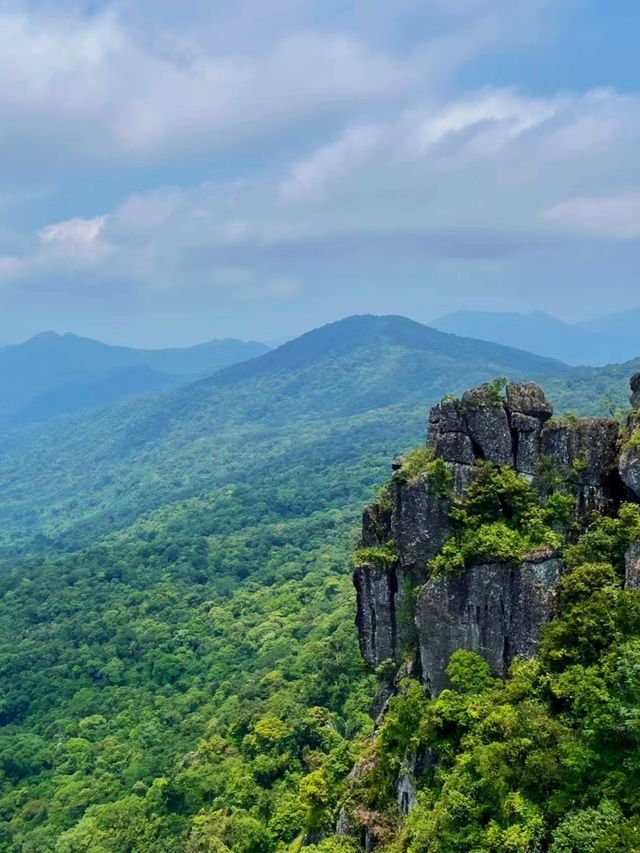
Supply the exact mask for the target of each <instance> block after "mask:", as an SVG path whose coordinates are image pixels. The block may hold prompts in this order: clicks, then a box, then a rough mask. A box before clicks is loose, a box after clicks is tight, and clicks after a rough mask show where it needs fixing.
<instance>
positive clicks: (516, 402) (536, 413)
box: [506, 382, 553, 422]
mask: <svg viewBox="0 0 640 853" xmlns="http://www.w3.org/2000/svg"><path fill="white" fill-rule="evenodd" d="M506 407H507V411H508V412H509V414H511V415H513V414H520V415H527V416H529V417H532V418H535V419H536V420H538V421H543V422H544V421H547V420H549V418H550V417H551V415H553V406H552V405H551V403H550V402H549V400H547V398H546V396H545V393H544V391H543V390H542V388H541V387H540V386H539V385H536V384H535V382H510V383H509V384H508V385H507V401H506Z"/></svg>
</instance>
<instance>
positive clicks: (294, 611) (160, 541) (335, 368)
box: [0, 317, 628, 853]
mask: <svg viewBox="0 0 640 853" xmlns="http://www.w3.org/2000/svg"><path fill="white" fill-rule="evenodd" d="M496 375H506V376H510V377H518V376H520V377H522V376H529V377H531V376H535V377H543V381H544V383H545V384H549V383H552V384H555V385H556V386H557V388H558V390H559V391H560V390H562V393H563V394H564V395H565V397H566V401H565V400H564V399H559V395H558V394H556V395H555V401H556V403H557V411H559V412H562V411H563V410H564V408H577V406H576V403H581V404H583V405H585V406H592V407H593V410H594V411H595V410H597V408H598V406H603V405H604V406H606V405H608V403H607V402H606V401H602V400H601V399H600V397H599V396H597V397H596V396H594V395H600V391H601V389H600V387H599V386H598V387H597V389H596V390H595V391H593V390H590V391H589V395H587V397H586V398H585V399H584V400H582V401H581V400H580V399H579V396H580V395H581V394H582V393H583V392H584V390H585V388H587V385H588V377H587V376H586V375H584V374H581V375H580V377H579V379H578V383H577V385H576V388H575V389H574V391H572V392H571V394H573V395H574V396H573V397H572V396H571V394H567V393H566V387H567V385H568V383H570V382H572V381H573V377H574V374H573V373H572V372H571V373H568V372H567V368H565V367H564V366H563V365H561V364H559V363H557V362H553V361H548V360H546V359H542V358H536V357H533V356H530V355H528V354H526V353H522V352H519V351H515V350H510V349H507V348H504V347H498V346H495V345H491V344H486V345H485V344H482V343H480V342H476V341H465V340H463V339H459V338H454V337H453V336H449V335H444V334H441V333H437V332H436V333H434V332H433V331H432V330H429V329H426V328H424V327H421V326H419V325H418V324H415V323H410V322H409V321H404V320H403V319H402V318H375V317H365V318H351V319H349V320H346V321H343V322H342V323H338V324H334V325H332V326H329V327H325V328H324V329H320V330H318V331H316V332H312V333H310V334H309V335H306V336H303V337H302V338H301V339H299V340H298V341H294V342H292V343H291V344H288V345H286V346H285V347H282V348H281V349H280V350H278V351H275V352H274V353H273V354H268V355H267V356H263V357H261V358H259V359H258V360H255V361H252V362H250V363H247V365H246V366H244V367H242V368H231V369H229V370H228V371H225V372H224V373H222V374H220V375H219V376H217V377H216V378H214V379H212V380H209V381H202V382H199V383H196V384H195V385H191V386H189V387H187V388H184V389H182V390H180V391H177V392H173V393H170V394H163V395H158V396H156V397H148V398H138V399H135V400H129V401H124V402H120V403H118V404H115V405H113V406H111V407H109V408H108V409H105V410H104V411H102V412H98V413H94V414H91V415H85V416H82V417H76V418H63V419H59V420H56V421H52V422H51V423H49V424H48V425H47V426H46V427H37V428H36V427H29V428H26V429H23V430H20V431H16V432H14V433H13V434H11V435H10V436H6V437H4V436H3V445H2V453H1V459H0V496H1V501H2V503H1V510H0V512H1V515H0V530H1V531H2V534H1V535H2V543H3V554H4V565H3V572H2V577H1V578H0V850H2V851H5V850H6V851H10V853H114V851H115V853H134V852H135V853H203V851H215V853H226V851H228V850H232V851H238V853H276V851H281V850H288V849H289V848H291V849H292V850H298V849H299V847H300V845H301V843H302V840H303V839H304V838H305V836H306V837H307V838H309V833H317V832H318V831H319V830H322V831H323V832H330V830H331V827H332V826H333V825H334V821H335V818H336V814H337V809H338V806H339V800H340V797H341V791H342V783H343V782H344V780H345V778H346V777H347V775H348V773H349V771H350V769H351V767H352V766H353V762H354V761H355V759H356V757H357V755H358V754H359V752H360V750H361V748H362V738H363V737H365V736H366V735H367V734H368V733H369V732H370V726H371V721H370V719H369V716H368V709H369V707H370V702H371V698H372V695H373V690H374V688H375V684H374V679H373V678H372V676H371V674H370V673H369V672H368V671H367V670H366V669H365V667H364V665H363V663H362V661H361V659H360V656H359V653H358V650H357V641H356V634H355V630H354V627H353V616H354V610H355V597H354V591H353V587H352V584H351V577H350V564H351V549H352V544H353V542H354V540H355V537H356V535H357V525H358V522H359V519H360V514H361V509H362V506H363V505H364V504H365V502H367V501H368V500H370V498H371V497H372V494H373V491H374V488H373V487H374V484H375V483H378V482H381V481H383V480H384V479H385V478H386V476H387V474H388V470H389V464H390V461H391V460H392V459H393V457H394V456H395V455H396V454H398V453H402V452H405V451H407V450H408V449H410V448H412V447H414V446H417V445H420V444H422V443H423V442H424V432H425V420H426V416H427V410H428V406H429V404H430V403H431V402H433V401H434V400H436V399H439V398H440V397H441V396H442V395H443V394H446V393H450V392H451V393H455V392H457V391H460V390H462V389H463V388H464V387H466V386H467V385H469V384H477V383H479V382H482V381H484V380H487V379H491V378H493V377H495V376H496ZM618 379H619V378H618V376H617V375H616V377H615V381H616V382H617V381H618ZM626 379H628V375H627V377H626V378H625V382H626ZM598 381H602V382H604V383H605V384H606V381H607V378H606V376H604V375H603V377H602V378H601V380H600V379H599V380H598ZM621 384H622V382H621ZM316 837H317V836H316ZM328 843H329V842H328ZM339 849H342V848H339Z"/></svg>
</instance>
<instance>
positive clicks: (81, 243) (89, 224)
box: [38, 216, 111, 263]
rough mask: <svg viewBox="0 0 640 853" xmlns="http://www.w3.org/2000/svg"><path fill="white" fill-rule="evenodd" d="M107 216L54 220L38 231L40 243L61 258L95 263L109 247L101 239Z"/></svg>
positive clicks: (107, 251)
mask: <svg viewBox="0 0 640 853" xmlns="http://www.w3.org/2000/svg"><path fill="white" fill-rule="evenodd" d="M107 219H108V217H107V216H96V217H94V218H93V219H82V218H75V219H67V220H64V221H62V222H54V223H52V224H51V225H47V226H46V228H42V229H41V230H40V231H39V232H38V237H39V238H40V243H41V244H42V246H44V247H45V249H48V250H51V251H52V252H54V253H55V254H56V255H59V256H60V257H62V258H67V259H69V260H71V261H79V262H81V263H97V262H98V261H100V260H102V259H103V258H104V257H105V255H107V254H108V253H109V252H110V250H111V247H110V246H109V245H108V243H106V242H105V241H104V240H103V239H102V232H103V230H104V227H105V224H106V222H107Z"/></svg>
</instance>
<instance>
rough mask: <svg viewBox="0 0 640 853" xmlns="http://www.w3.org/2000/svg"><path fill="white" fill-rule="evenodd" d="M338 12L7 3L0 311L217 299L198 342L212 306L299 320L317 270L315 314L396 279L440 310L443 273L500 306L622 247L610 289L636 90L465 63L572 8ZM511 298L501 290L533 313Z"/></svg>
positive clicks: (637, 182) (290, 7)
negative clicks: (494, 75)
mask: <svg viewBox="0 0 640 853" xmlns="http://www.w3.org/2000/svg"><path fill="white" fill-rule="evenodd" d="M213 5H215V7H216V8H215V15H213V14H212V6H213ZM332 5H333V4H326V3H323V4H320V3H314V2H293V0H263V2H261V3H258V2H252V0H246V2H244V3H240V4H238V3H234V4H231V3H226V2H225V3H219V4H209V3H204V2H203V3H198V2H196V3H194V4H179V5H178V4H174V3H168V2H167V3H162V2H160V3H154V4H150V3H149V4H146V3H144V2H141V3H140V4H135V6H136V8H135V10H132V8H131V7H132V4H124V3H123V4H120V3H118V2H105V3H102V4H98V5H97V6H94V8H93V11H92V12H91V13H86V12H83V10H82V8H81V7H79V6H77V5H75V4H71V3H69V4H65V3H62V4H60V3H58V4H56V5H55V6H54V5H50V4H48V3H31V4H25V3H20V4H11V5H10V6H8V7H6V8H5V9H3V11H2V12H1V13H0V128H1V129H0V154H2V162H4V163H5V164H11V168H9V167H8V165H7V166H5V167H3V168H0V210H1V211H2V214H3V216H4V220H3V223H2V230H0V288H1V290H0V298H3V299H4V300H5V302H6V308H7V316H8V317H11V316H12V312H13V316H15V314H16V313H17V312H18V310H19V308H20V306H21V304H22V305H26V303H27V300H29V299H32V298H33V294H38V300H39V302H38V304H39V308H41V310H39V311H36V312H35V313H34V317H38V320H37V322H38V323H40V322H41V318H42V317H46V316H47V313H46V312H47V311H50V312H51V317H52V323H51V325H53V324H54V322H55V323H59V322H60V317H61V316H62V312H63V311H64V310H66V311H67V312H68V314H67V316H69V317H70V319H71V320H73V319H74V318H80V317H85V318H91V319H93V317H94V314H95V310H96V305H97V304H98V303H100V304H101V305H102V306H103V307H104V306H108V305H109V304H111V308H110V309H108V312H109V313H110V316H111V318H112V319H111V321H109V322H111V323H113V322H114V320H113V318H114V317H116V315H117V316H118V317H121V316H122V313H123V312H124V313H127V312H129V313H131V312H132V311H136V310H138V311H142V312H144V314H145V316H156V315H157V316H162V317H163V318H166V317H167V316H170V315H172V314H173V315H174V316H175V306H176V305H179V304H181V303H184V302H185V300H189V299H191V300H192V301H193V304H194V306H198V310H199V309H201V308H203V307H204V306H209V307H210V308H212V307H213V306H214V305H215V307H216V311H217V319H216V320H215V322H214V321H212V323H211V333H212V334H214V333H218V334H220V333H223V332H224V331H225V329H224V328H222V326H223V325H224V324H225V323H227V324H228V323H229V318H230V317H234V320H233V324H235V326H234V328H233V331H234V332H236V333H237V332H241V329H240V325H241V324H240V323H239V322H238V320H237V318H238V316H240V315H242V314H243V313H244V314H245V316H250V315H252V311H253V319H251V321H250V322H249V323H248V325H247V333H250V334H253V335H255V334H256V333H257V331H258V329H257V327H256V323H257V320H258V317H259V316H260V315H261V316H262V317H263V319H264V318H265V317H266V318H267V322H268V323H271V326H272V327H273V331H274V333H279V332H281V331H282V329H280V327H278V328H277V329H276V327H275V326H274V325H273V317H275V316H276V314H277V313H278V312H280V316H282V313H283V309H282V307H274V306H283V305H291V306H294V307H292V308H291V309H288V310H290V311H291V318H292V323H293V325H294V326H295V325H296V324H297V325H298V326H304V321H303V319H302V318H303V316H305V314H312V313H313V312H314V310H315V309H314V305H316V304H317V298H318V297H317V291H318V288H319V287H321V286H323V285H322V283H323V282H324V286H325V287H326V288H327V294H328V297H327V313H329V310H330V311H332V312H333V315H334V316H335V315H339V314H341V313H346V312H347V311H348V310H352V309H355V310H358V307H360V308H361V310H376V309H377V308H378V307H380V308H383V309H384V308H386V306H387V304H388V302H389V300H387V301H385V300H383V299H381V298H380V292H379V291H381V290H382V289H383V288H387V289H388V288H389V283H390V282H389V280H390V278H391V277H392V276H393V275H394V274H397V272H398V271H401V274H402V275H403V276H404V277H405V281H406V284H405V285H404V290H402V294H401V295H400V297H399V299H398V301H399V302H400V303H403V302H404V303H405V304H406V305H407V306H409V307H410V305H411V300H412V299H413V300H415V296H416V293H418V292H422V293H424V289H425V287H427V286H428V287H430V288H431V291H430V293H429V296H430V297H431V302H432V304H433V309H432V310H431V311H430V312H429V313H430V315H431V316H433V315H434V314H435V313H438V311H439V310H441V309H442V308H445V307H451V308H454V307H456V304H455V302H454V303H453V304H451V305H450V306H449V305H448V303H447V298H446V294H443V291H442V285H443V283H444V284H445V286H446V285H447V283H448V286H449V300H450V301H451V302H453V300H462V301H463V302H464V304H466V305H469V306H470V305H471V304H472V303H474V301H475V300H477V299H479V297H480V294H479V292H478V289H479V288H483V289H484V296H485V297H486V300H488V302H487V305H488V307H494V303H495V302H496V301H498V302H499V301H500V299H501V298H500V296H499V294H500V288H504V287H505V286H506V282H507V281H508V276H509V275H512V276H519V275H520V273H519V270H520V269H521V270H522V273H523V279H522V280H528V279H529V278H532V277H533V272H532V271H537V273H538V278H542V279H544V278H545V277H546V278H547V280H548V285H549V293H548V296H549V297H551V295H552V291H553V290H554V288H555V286H556V285H555V276H554V275H550V274H549V271H550V270H552V269H557V270H558V271H561V272H562V275H563V276H567V272H568V271H570V270H571V258H573V259H574V260H575V266H574V276H575V277H576V278H578V277H581V276H582V275H583V268H584V267H585V266H587V265H588V266H590V267H591V268H592V269H595V268H597V267H598V264H602V265H604V264H605V262H606V261H607V259H609V258H610V257H611V256H612V255H611V251H610V248H609V247H613V246H614V245H618V246H620V244H624V245H625V246H626V249H625V252H626V254H625V252H623V253H622V259H621V264H622V267H621V270H620V279H619V283H618V290H619V292H618V294H617V295H618V298H619V299H620V300H622V301H624V300H627V301H628V298H629V294H630V279H628V278H627V275H628V271H629V269H630V268H631V265H632V264H633V262H634V261H635V259H636V254H635V253H636V249H637V243H638V242H639V241H640V226H639V225H638V223H639V222H640V159H639V157H638V154H637V152H638V150H640V147H639V146H640V94H636V93H634V92H633V91H631V92H629V91H626V92H624V93H622V92H621V91H616V89H614V88H612V87H606V88H593V87H587V88H585V89H579V88H576V87H571V88H565V87H562V86H559V87H558V88H557V90H556V91H553V92H549V91H544V92H536V91H535V87H532V86H527V85H525V84H526V81H521V80H514V81H512V83H510V84H509V85H504V84H500V85H495V84H494V85H487V84H486V83H484V82H483V83H479V82H478V83H476V84H475V85H474V83H473V80H472V81H471V82H469V80H468V79H466V78H467V77H469V72H468V69H469V68H472V67H473V65H474V63H478V62H480V61H486V58H487V57H488V56H491V55H495V54H499V53H500V51H503V50H504V49H505V47H506V45H509V46H511V47H513V46H514V45H515V46H519V47H520V49H522V50H525V49H533V50H535V49H536V44H543V43H544V42H545V40H548V39H549V38H550V34H549V32H550V30H549V28H550V27H552V23H553V21H554V20H555V17H554V16H556V15H557V14H558V13H559V11H560V10H561V8H562V7H564V6H565V5H566V4H565V3H561V2H552V0H548V2H542V0H540V2H532V3H530V4H526V5H527V9H526V10H524V11H523V10H522V9H521V8H520V9H517V8H516V9H514V5H515V4H513V3H507V2H504V3H503V2H501V0H494V1H493V2H492V0H456V2H448V3H444V2H443V3H434V4H430V8H429V11H428V12H425V11H424V10H423V8H422V7H423V6H424V5H425V4H418V3H414V2H410V0H403V2H401V3H400V4H399V6H398V7H397V8H396V7H395V4H394V8H395V14H394V15H393V16H391V17H390V16H389V4H387V3H383V2H377V0H376V2H371V0H370V2H369V3H367V4H366V6H365V4H360V3H355V4H352V5H351V8H350V10H349V14H346V13H345V12H344V11H343V13H342V14H341V13H340V11H339V10H337V9H332V10H329V7H330V6H332ZM517 5H518V6H520V4H517ZM187 7H188V8H187ZM471 76H472V75H471ZM598 247H600V248H598ZM594 253H595V255H594ZM594 258H595V261H596V263H595V265H594ZM519 265H520V266H519ZM554 265H555V266H554ZM566 280H567V285H566V286H567V288H572V287H573V291H572V292H574V293H575V292H577V290H578V289H579V284H578V282H576V283H575V286H574V285H573V284H572V282H571V280H570V279H566ZM366 281H368V282H369V285H368V289H367V286H366V285H365V282H366ZM345 286H347V287H350V288H351V290H352V295H351V296H346V295H345ZM421 288H422V290H421ZM540 288H541V289H540V292H541V294H542V299H543V300H544V299H545V298H546V297H545V296H544V293H545V289H544V284H541V285H540ZM525 290H526V287H524V286H523V292H522V293H520V294H517V295H516V298H513V299H512V302H511V304H510V305H509V307H527V306H528V307H532V308H533V307H537V306H536V305H535V304H534V302H533V301H532V299H529V301H527V300H528V297H527V296H526V293H525ZM510 292H511V295H512V296H513V290H511V291H510ZM30 294H31V295H30ZM56 294H57V296H56ZM503 296H504V294H503ZM570 298H571V294H570V293H569V292H567V298H566V300H564V302H563V301H562V300H560V303H559V304H560V305H563V306H565V308H564V309H561V310H566V306H568V305H569V304H570ZM56 299H57V302H56V303H55V304H56V305H57V308H56V310H55V311H52V306H53V305H54V301H55V300H56ZM267 303H268V304H269V306H271V307H270V308H269V309H268V311H267V313H266V314H265V309H264V307H257V308H254V309H247V308H246V307H242V308H238V306H239V305H241V306H247V305H250V304H254V305H262V306H264V305H265V304H267ZM565 303H566V305H565ZM83 306H84V307H83ZM543 307H549V306H548V305H545V306H543ZM614 307H615V306H614ZM622 307H624V305H623V306H622ZM101 310H102V309H101ZM399 310H400V309H399ZM425 310H427V309H426V308H425V307H424V300H423V303H422V305H420V306H419V310H416V311H414V312H410V311H409V313H414V314H419V313H420V311H425ZM83 312H84V313H83ZM269 312H270V313H269ZM329 318H330V317H329V316H327V317H326V318H325V317H323V318H322V319H329ZM424 319H426V317H424ZM34 322H35V320H34ZM109 322H108V323H107V326H108V325H109ZM184 322H185V324H186V319H185V320H184ZM162 323H163V324H165V327H166V319H163V320H162ZM161 325H162V324H161ZM282 325H283V326H284V325H285V324H284V323H282ZM308 325H311V323H309V324H308ZM94 327H95V328H97V326H96V324H95V323H94ZM26 328H27V326H26V325H25V329H26ZM158 328H160V326H158ZM81 331H82V329H81ZM203 332H204V327H203ZM1 333H2V329H1V326H0V334H1ZM262 336H263V337H264V336H268V330H267V331H266V332H265V335H262Z"/></svg>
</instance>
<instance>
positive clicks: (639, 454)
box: [619, 447, 640, 501]
mask: <svg viewBox="0 0 640 853" xmlns="http://www.w3.org/2000/svg"><path fill="white" fill-rule="evenodd" d="M619 471H620V479H621V480H622V482H623V483H624V485H625V488H626V491H627V496H628V497H630V498H632V499H633V500H636V501H638V500H640V447H626V448H624V449H623V451H622V453H621V454H620V464H619Z"/></svg>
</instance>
